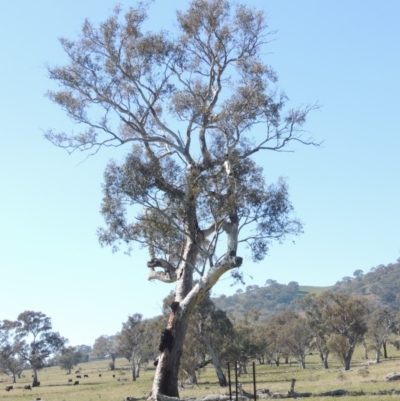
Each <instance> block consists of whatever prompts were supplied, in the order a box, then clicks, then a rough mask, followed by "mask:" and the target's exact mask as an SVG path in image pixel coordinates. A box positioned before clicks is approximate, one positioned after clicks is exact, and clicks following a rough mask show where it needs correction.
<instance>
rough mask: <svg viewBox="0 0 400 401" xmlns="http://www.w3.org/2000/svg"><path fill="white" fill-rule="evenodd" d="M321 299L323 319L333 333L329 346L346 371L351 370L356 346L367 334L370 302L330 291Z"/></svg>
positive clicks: (323, 294)
mask: <svg viewBox="0 0 400 401" xmlns="http://www.w3.org/2000/svg"><path fill="white" fill-rule="evenodd" d="M319 297H320V300H321V303H320V306H321V308H322V319H323V320H324V321H325V322H326V325H327V327H328V330H329V332H330V333H331V334H330V336H329V339H328V341H327V346H328V348H329V349H330V350H331V351H332V352H333V353H334V354H335V355H336V356H337V357H338V358H339V360H340V361H341V362H342V364H343V368H344V370H350V363H351V359H352V357H353V353H354V350H355V348H356V345H357V344H358V343H359V341H360V340H362V339H363V337H364V334H365V333H366V332H367V328H368V327H367V315H368V301H367V300H366V299H365V298H361V297H352V296H350V295H348V294H338V293H334V292H329V291H326V292H323V293H322V294H320V295H319Z"/></svg>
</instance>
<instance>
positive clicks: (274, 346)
mask: <svg viewBox="0 0 400 401" xmlns="http://www.w3.org/2000/svg"><path fill="white" fill-rule="evenodd" d="M296 318H297V314H296V313H295V312H293V311H291V310H287V311H285V312H282V313H280V314H278V315H276V316H274V317H273V318H272V319H270V320H269V321H268V323H267V329H266V331H265V333H264V335H265V339H266V342H267V344H268V359H269V360H270V361H271V362H273V363H275V365H276V366H279V365H280V361H281V358H282V357H284V358H285V359H286V358H288V357H289V353H290V351H289V348H288V346H287V342H286V339H285V338H284V336H283V335H282V334H283V327H284V326H285V325H286V324H288V322H290V321H291V320H293V319H296Z"/></svg>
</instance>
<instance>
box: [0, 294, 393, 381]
mask: <svg viewBox="0 0 400 401" xmlns="http://www.w3.org/2000/svg"><path fill="white" fill-rule="evenodd" d="M171 301H173V294H170V295H169V296H168V297H166V298H165V299H164V305H163V313H162V315H160V316H158V317H155V318H152V319H143V316H142V315H141V314H140V313H135V314H133V315H130V316H128V318H127V320H126V321H125V322H123V323H122V327H121V330H120V331H119V332H117V333H116V334H114V335H101V336H99V337H98V338H97V339H96V340H95V342H94V344H93V347H90V346H87V345H79V346H67V343H68V341H67V339H65V338H64V337H62V336H61V335H60V334H59V333H57V332H54V331H52V326H51V319H50V318H49V317H47V316H46V315H45V314H43V313H42V312H33V311H25V312H23V313H21V314H20V315H19V316H18V318H17V320H16V321H10V320H3V321H1V322H0V368H1V370H2V371H3V372H4V373H7V374H9V375H11V376H12V377H13V382H15V381H16V378H17V377H19V376H20V375H21V373H22V370H23V369H26V368H30V369H32V372H33V375H32V376H33V383H32V384H33V386H37V385H40V382H39V381H38V372H39V370H41V369H42V368H44V367H46V366H51V365H58V366H59V367H60V368H61V369H64V370H65V371H66V373H67V374H70V373H71V370H72V369H73V368H74V367H75V366H77V365H78V364H79V363H82V362H87V361H88V360H89V354H90V357H91V358H110V363H109V369H110V370H114V369H115V360H116V358H117V357H124V358H126V359H127V360H128V361H129V362H130V365H131V371H132V380H133V381H135V380H137V379H138V378H139V377H140V372H141V369H142V368H143V366H144V365H145V366H146V367H147V366H149V365H150V366H151V365H157V363H158V356H159V354H160V352H162V345H163V344H162V338H161V339H160V338H159V337H158V336H155V335H154V333H158V332H160V331H161V328H162V327H164V326H165V321H166V320H167V319H168V315H169V310H170V308H171ZM259 316H260V313H259V310H257V309H256V308H252V309H248V310H247V311H246V313H245V314H244V315H243V318H242V319H235V318H234V319H232V318H231V317H230V316H229V315H228V314H227V313H226V312H224V311H223V310H221V309H219V308H217V307H216V306H215V303H214V302H213V300H212V299H211V297H210V296H206V297H205V298H204V299H203V300H202V302H201V303H200V304H199V305H198V307H197V308H196V309H195V310H194V312H193V314H192V315H191V320H190V322H189V326H188V333H187V336H186V341H185V343H184V348H183V354H182V358H181V364H180V371H179V378H180V380H181V381H187V382H189V383H196V382H197V376H198V372H199V371H200V369H201V368H203V367H205V366H207V365H211V366H212V367H213V369H214V370H215V374H216V377H217V379H218V382H219V384H220V386H222V387H223V386H226V385H227V380H226V377H225V373H224V371H225V369H224V368H225V367H226V365H227V363H228V362H229V363H231V364H232V365H233V364H235V363H237V364H238V373H239V375H241V374H242V373H247V370H246V366H247V365H248V363H249V362H250V361H253V360H257V361H258V363H259V364H275V365H277V366H279V365H280V364H281V363H293V362H296V363H298V364H299V366H300V367H301V368H303V369H304V368H305V367H306V356H307V355H308V354H309V353H310V352H317V353H318V355H319V357H320V362H321V365H322V366H323V367H324V368H325V369H328V368H329V358H330V357H331V356H333V357H335V358H337V359H338V360H339V361H340V362H341V363H342V365H343V369H344V370H349V369H350V365H351V360H352V357H353V353H354V350H355V348H356V346H357V345H359V344H361V345H362V346H363V347H364V353H365V355H364V356H365V358H366V359H367V358H368V352H370V351H373V352H374V362H375V363H379V362H380V361H381V354H382V353H383V355H384V357H387V345H388V344H391V345H392V346H395V347H396V348H397V349H399V348H400V338H399V336H400V314H399V312H398V311H394V310H391V309H388V308H385V307H378V308H377V307H374V306H373V307H371V304H370V303H369V301H368V300H367V299H366V298H365V297H359V296H351V295H349V294H340V293H337V292H332V291H326V292H323V293H321V294H320V295H315V294H311V295H308V296H306V297H304V298H303V299H301V300H300V301H299V310H298V311H292V310H286V311H284V312H281V313H279V314H277V315H275V316H274V317H273V318H272V319H270V320H269V321H268V322H260V321H259Z"/></svg>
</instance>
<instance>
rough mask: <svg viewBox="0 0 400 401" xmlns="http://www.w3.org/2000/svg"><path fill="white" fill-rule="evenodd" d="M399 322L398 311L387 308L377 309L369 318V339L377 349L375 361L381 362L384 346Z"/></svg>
mask: <svg viewBox="0 0 400 401" xmlns="http://www.w3.org/2000/svg"><path fill="white" fill-rule="evenodd" d="M396 324H398V316H397V314H396V312H394V311H391V310H389V309H386V308H378V309H375V310H374V311H373V312H372V313H371V315H370V316H369V318H368V332H367V339H368V342H369V343H370V348H371V349H373V350H374V351H375V361H376V363H379V362H380V357H381V351H382V347H383V346H384V344H385V343H386V341H387V340H388V338H389V336H390V335H391V334H392V333H393V332H394V330H395V328H396Z"/></svg>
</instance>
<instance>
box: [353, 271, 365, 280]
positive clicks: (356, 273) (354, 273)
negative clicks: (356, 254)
mask: <svg viewBox="0 0 400 401" xmlns="http://www.w3.org/2000/svg"><path fill="white" fill-rule="evenodd" d="M363 273H364V272H363V271H362V270H361V269H358V270H355V271H354V272H353V276H354V277H355V278H359V277H361V276H362V275H363Z"/></svg>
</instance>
